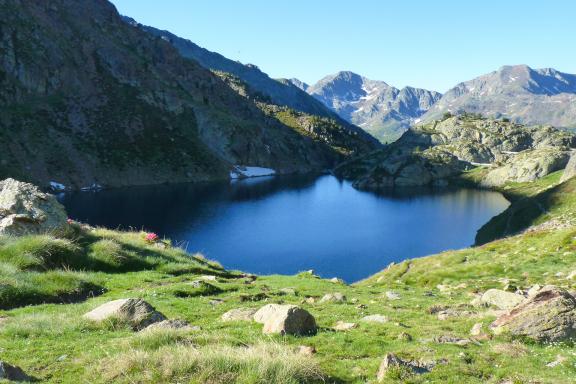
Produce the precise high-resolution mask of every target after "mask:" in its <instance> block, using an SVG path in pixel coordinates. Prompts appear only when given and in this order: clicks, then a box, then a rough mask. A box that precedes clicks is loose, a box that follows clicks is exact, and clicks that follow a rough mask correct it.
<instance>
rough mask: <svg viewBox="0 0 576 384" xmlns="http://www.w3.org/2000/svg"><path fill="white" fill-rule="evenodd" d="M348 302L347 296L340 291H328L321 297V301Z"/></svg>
mask: <svg viewBox="0 0 576 384" xmlns="http://www.w3.org/2000/svg"><path fill="white" fill-rule="evenodd" d="M344 302H346V296H344V295H343V294H341V293H340V292H335V293H327V294H325V295H324V296H322V298H321V299H320V301H319V303H344Z"/></svg>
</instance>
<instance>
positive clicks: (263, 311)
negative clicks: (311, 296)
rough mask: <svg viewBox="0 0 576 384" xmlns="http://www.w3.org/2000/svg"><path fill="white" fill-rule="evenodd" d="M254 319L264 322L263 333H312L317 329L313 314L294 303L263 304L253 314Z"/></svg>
mask: <svg viewBox="0 0 576 384" xmlns="http://www.w3.org/2000/svg"><path fill="white" fill-rule="evenodd" d="M254 320H255V321H256V322H258V323H261V324H264V327H263V328H262V332H263V333H265V334H274V333H277V334H281V335H312V334H315V333H316V329H317V328H316V320H315V319H314V316H312V315H311V314H310V313H309V312H308V311H306V310H304V309H302V308H300V307H298V306H296V305H280V304H268V305H265V306H264V307H262V308H260V309H259V310H258V311H257V312H256V313H255V314H254Z"/></svg>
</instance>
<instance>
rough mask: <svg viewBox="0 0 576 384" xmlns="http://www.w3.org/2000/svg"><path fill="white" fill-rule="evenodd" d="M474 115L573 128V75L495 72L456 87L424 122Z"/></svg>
mask: <svg viewBox="0 0 576 384" xmlns="http://www.w3.org/2000/svg"><path fill="white" fill-rule="evenodd" d="M460 111H467V112H474V113H481V114H483V115H486V116H487V117H494V118H499V117H507V118H510V119H513V120H515V121H518V122H521V123H524V124H550V125H555V126H558V127H568V128H572V127H575V126H576V75H571V74H567V73H563V72H560V71H558V70H556V69H554V68H542V69H533V68H531V67H529V66H528V65H525V64H520V65H504V66H502V67H500V68H499V69H498V70H496V71H493V72H490V73H488V74H485V75H482V76H479V77H476V78H474V79H472V80H469V81H465V82H462V83H459V84H458V85H456V86H455V87H454V88H452V89H450V90H449V91H448V92H446V93H445V94H444V96H443V97H442V98H441V99H440V100H439V101H438V102H437V103H436V104H435V105H434V106H433V107H432V108H431V109H430V111H428V112H427V113H426V115H425V116H424V117H423V119H424V120H431V119H437V118H439V117H441V116H442V115H443V114H444V113H446V112H452V113H454V112H460Z"/></svg>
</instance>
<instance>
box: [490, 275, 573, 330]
mask: <svg viewBox="0 0 576 384" xmlns="http://www.w3.org/2000/svg"><path fill="white" fill-rule="evenodd" d="M490 328H492V330H493V331H494V333H496V334H499V333H502V332H509V333H510V334H512V335H514V336H525V337H529V338H532V339H534V340H537V341H561V340H567V339H570V338H574V337H576V299H575V298H574V297H573V296H572V295H570V293H568V292H567V291H565V290H563V289H559V288H557V287H553V286H548V287H544V288H543V289H542V290H540V291H539V292H538V293H537V294H535V295H534V296H533V297H531V298H529V299H528V300H526V301H525V302H523V303H522V304H520V305H518V306H517V307H515V308H514V309H512V310H511V311H510V312H508V313H506V314H504V315H502V316H500V317H499V318H498V319H496V320H495V321H494V322H493V323H492V324H491V325H490Z"/></svg>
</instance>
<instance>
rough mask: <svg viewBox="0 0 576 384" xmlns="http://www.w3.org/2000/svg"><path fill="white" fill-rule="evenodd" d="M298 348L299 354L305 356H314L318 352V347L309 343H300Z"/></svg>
mask: <svg viewBox="0 0 576 384" xmlns="http://www.w3.org/2000/svg"><path fill="white" fill-rule="evenodd" d="M296 350H297V352H298V353H299V354H301V355H304V356H313V355H315V354H316V348H315V347H311V346H308V345H300V346H298V348H297V349H296Z"/></svg>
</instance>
